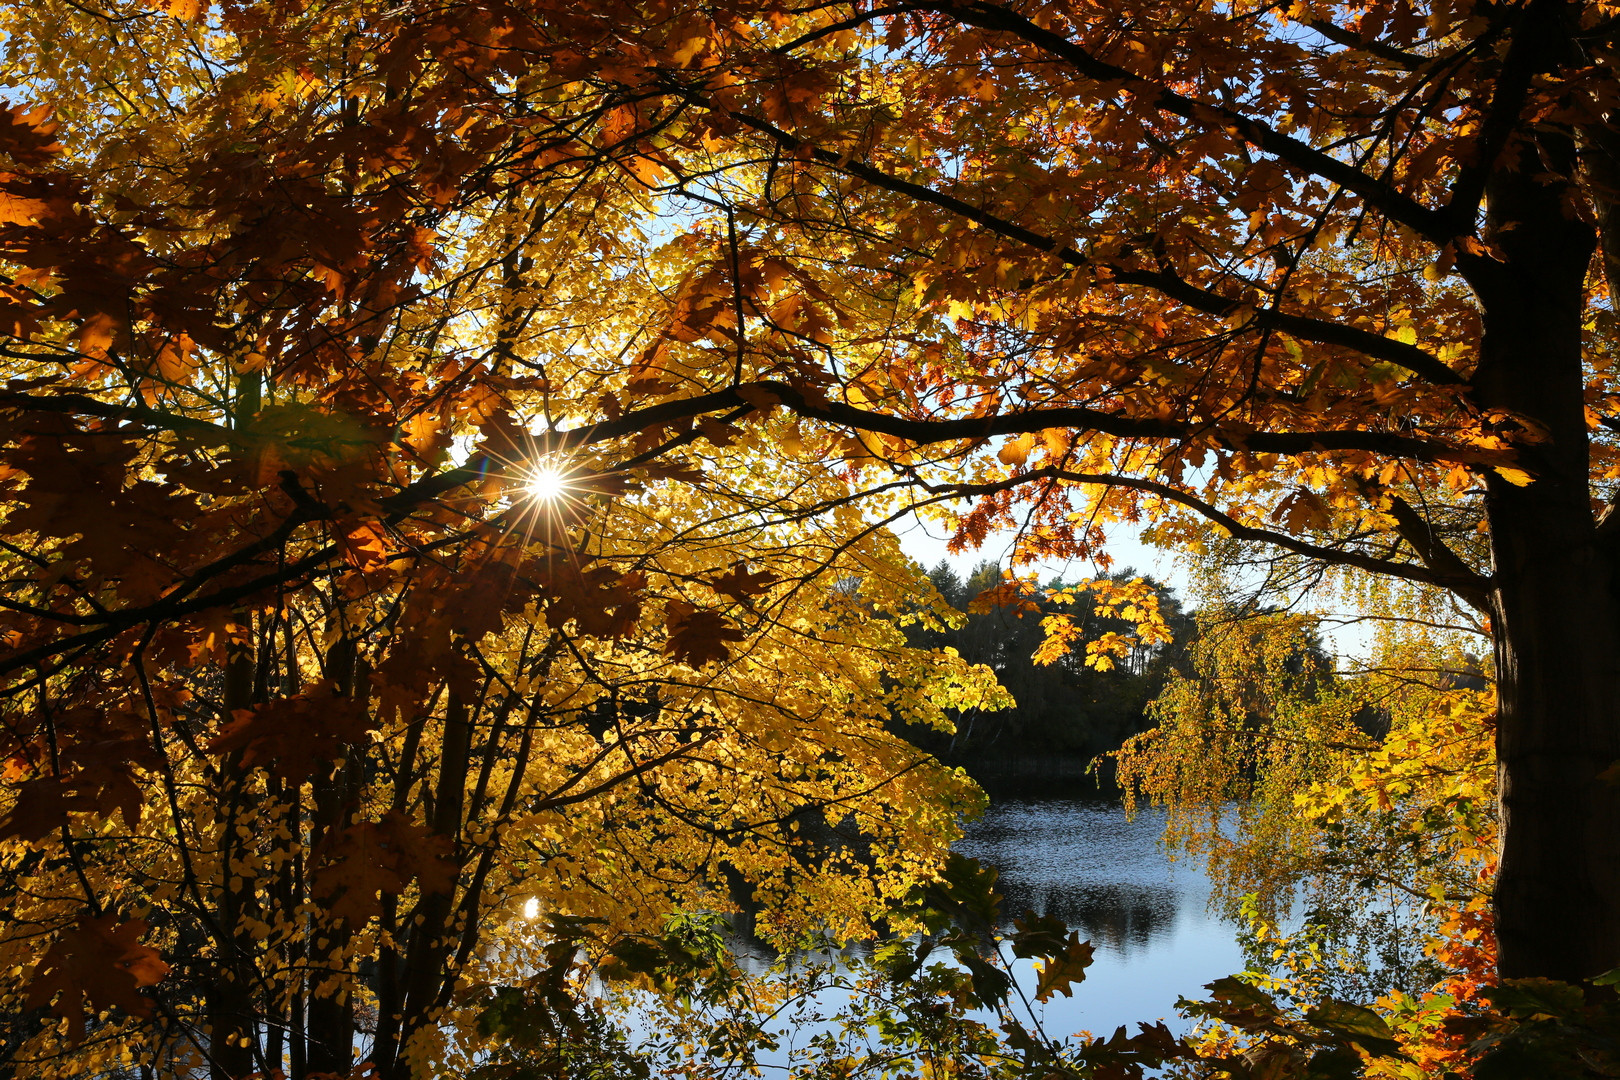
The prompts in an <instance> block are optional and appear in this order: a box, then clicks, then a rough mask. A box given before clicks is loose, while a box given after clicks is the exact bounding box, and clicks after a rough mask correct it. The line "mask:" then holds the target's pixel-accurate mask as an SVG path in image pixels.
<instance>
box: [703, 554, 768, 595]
mask: <svg viewBox="0 0 1620 1080" xmlns="http://www.w3.org/2000/svg"><path fill="white" fill-rule="evenodd" d="M777 580H778V579H777V577H776V575H774V574H772V573H770V572H769V571H767V570H760V571H757V572H755V573H749V572H748V564H747V563H745V562H737V563H733V564H732V565H731V568H730V569H729V570H727V571H726V572H725V573H724V574H721V575H720V576H719V577H712V578H710V579H709V586H710V588H712V589H714V591H715V592H717V593H720V594H721V595H722V596H729V597H731V598H732V599H733V600H735V601H737V602H738V603H739V604H741V603H746V602H747V600H748V597H750V596H758V595H759V594H760V593H762V592H764V591H765V590H766V589H768V588H770V587H771V586H772V585H774V584H775V583H776V582H777Z"/></svg>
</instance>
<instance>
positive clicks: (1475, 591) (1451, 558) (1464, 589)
mask: <svg viewBox="0 0 1620 1080" xmlns="http://www.w3.org/2000/svg"><path fill="white" fill-rule="evenodd" d="M1389 512H1390V515H1391V516H1392V517H1394V519H1395V530H1396V531H1397V532H1399V533H1400V534H1401V539H1403V540H1405V541H1406V542H1407V543H1408V544H1411V545H1412V550H1413V551H1416V552H1417V554H1418V558H1420V559H1422V560H1423V565H1424V566H1427V567H1428V568H1429V569H1430V570H1433V571H1434V572H1435V573H1437V574H1441V575H1443V576H1444V577H1446V578H1447V579H1448V580H1455V581H1458V582H1463V583H1464V584H1458V585H1450V586H1448V588H1450V589H1451V591H1452V592H1454V593H1456V594H1457V596H1458V598H1459V599H1461V600H1462V601H1463V602H1464V603H1466V604H1467V605H1468V606H1469V607H1471V608H1473V609H1474V610H1475V611H1481V612H1484V613H1486V614H1489V613H1490V598H1489V596H1488V589H1489V587H1490V582H1489V581H1488V580H1486V579H1485V578H1484V577H1481V576H1480V575H1479V574H1477V573H1475V572H1474V570H1473V569H1472V568H1471V567H1470V566H1469V565H1468V564H1467V563H1465V562H1463V561H1462V559H1461V558H1460V557H1459V556H1458V555H1457V553H1456V552H1455V551H1452V550H1451V548H1449V547H1447V546H1446V543H1445V541H1444V540H1441V539H1440V537H1439V536H1438V535H1437V534H1436V533H1435V531H1434V528H1433V527H1432V526H1431V525H1430V524H1429V522H1428V520H1427V519H1426V518H1424V516H1423V515H1422V514H1419V513H1418V512H1417V511H1416V510H1414V509H1413V508H1412V505H1411V504H1410V503H1408V502H1407V501H1406V500H1405V499H1403V498H1401V497H1400V496H1399V495H1395V496H1392V497H1391V499H1390V505H1389ZM1469 578H1473V579H1474V581H1476V582H1477V585H1475V586H1469V585H1467V584H1466V582H1467V581H1468V579H1469Z"/></svg>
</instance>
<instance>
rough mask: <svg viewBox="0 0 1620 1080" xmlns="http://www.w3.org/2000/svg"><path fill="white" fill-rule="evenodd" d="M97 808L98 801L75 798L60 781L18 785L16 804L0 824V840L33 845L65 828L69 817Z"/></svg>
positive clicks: (51, 778) (79, 795) (48, 778)
mask: <svg viewBox="0 0 1620 1080" xmlns="http://www.w3.org/2000/svg"><path fill="white" fill-rule="evenodd" d="M95 808H96V801H95V799H93V798H91V797H90V796H89V795H85V794H83V793H77V794H75V793H74V789H73V788H72V786H71V785H69V784H68V783H67V782H66V781H64V780H62V779H60V778H58V777H55V776H46V777H41V778H40V779H38V780H29V781H26V782H24V783H22V784H19V785H18V787H17V801H16V802H14V803H12V805H11V812H10V813H9V814H7V815H6V818H5V820H4V821H0V837H3V836H15V837H17V838H18V839H19V840H25V841H27V842H29V843H34V842H36V841H39V840H43V839H44V838H45V837H47V836H49V835H50V834H51V833H53V832H55V831H56V830H58V829H61V828H63V827H65V826H66V825H67V823H68V814H69V813H72V812H84V811H88V810H94V809H95Z"/></svg>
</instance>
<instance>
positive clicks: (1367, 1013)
mask: <svg viewBox="0 0 1620 1080" xmlns="http://www.w3.org/2000/svg"><path fill="white" fill-rule="evenodd" d="M1305 1019H1306V1020H1309V1021H1310V1022H1311V1023H1313V1024H1315V1025H1316V1026H1317V1027H1320V1028H1325V1029H1327V1030H1328V1031H1330V1032H1332V1033H1333V1034H1335V1035H1338V1036H1340V1037H1342V1038H1345V1039H1348V1040H1350V1041H1351V1042H1353V1043H1355V1044H1356V1045H1357V1046H1359V1047H1361V1048H1362V1049H1363V1050H1365V1051H1367V1052H1368V1053H1369V1054H1373V1055H1375V1056H1378V1057H1388V1056H1390V1055H1392V1054H1396V1053H1399V1051H1400V1046H1399V1044H1397V1043H1396V1042H1395V1032H1394V1031H1392V1030H1390V1026H1389V1024H1388V1023H1386V1022H1385V1020H1384V1018H1383V1017H1382V1016H1379V1015H1378V1014H1377V1013H1375V1012H1373V1011H1372V1010H1371V1009H1369V1008H1366V1007H1365V1006H1362V1005H1352V1004H1351V1003H1350V1002H1348V1001H1335V1000H1334V999H1332V998H1324V999H1323V1000H1322V1002H1321V1004H1319V1005H1317V1006H1315V1007H1314V1008H1312V1009H1309V1010H1307V1011H1306V1013H1305Z"/></svg>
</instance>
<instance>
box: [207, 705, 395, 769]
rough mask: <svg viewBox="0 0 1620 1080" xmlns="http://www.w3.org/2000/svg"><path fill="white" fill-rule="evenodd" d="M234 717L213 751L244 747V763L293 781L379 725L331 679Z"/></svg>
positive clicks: (212, 744)
mask: <svg viewBox="0 0 1620 1080" xmlns="http://www.w3.org/2000/svg"><path fill="white" fill-rule="evenodd" d="M232 716H233V719H232V720H231V721H230V723H228V724H226V725H225V727H224V728H223V729H222V730H221V731H220V733H219V734H218V735H216V736H214V738H213V739H212V740H211V741H210V742H209V743H208V751H209V753H213V754H229V753H233V752H235V751H237V750H240V751H242V764H243V766H244V767H246V768H250V769H251V768H255V767H263V768H267V769H269V770H270V771H271V772H272V773H274V774H275V775H277V776H280V777H283V778H285V779H288V780H305V779H308V778H309V777H310V776H311V775H312V774H313V773H314V772H315V768H316V765H317V763H318V762H320V761H323V760H324V761H331V760H332V759H334V758H337V757H341V756H342V754H343V748H344V747H345V746H353V745H356V744H359V743H363V742H365V741H366V738H367V733H368V732H370V731H371V730H372V729H373V728H375V727H376V726H377V725H376V721H375V720H373V719H372V717H371V716H370V715H369V714H368V713H367V711H366V708H365V703H364V702H363V701H361V700H360V699H358V698H349V697H343V696H341V695H339V694H338V693H337V691H336V690H335V689H334V688H333V687H332V685H331V684H330V683H319V684H316V685H314V686H312V687H310V689H309V690H307V691H305V692H304V693H302V694H300V695H298V696H297V697H290V698H280V699H278V700H276V701H272V702H269V703H267V704H264V705H255V706H254V707H253V708H251V709H237V710H236V711H235V712H234V713H233V714H232Z"/></svg>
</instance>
